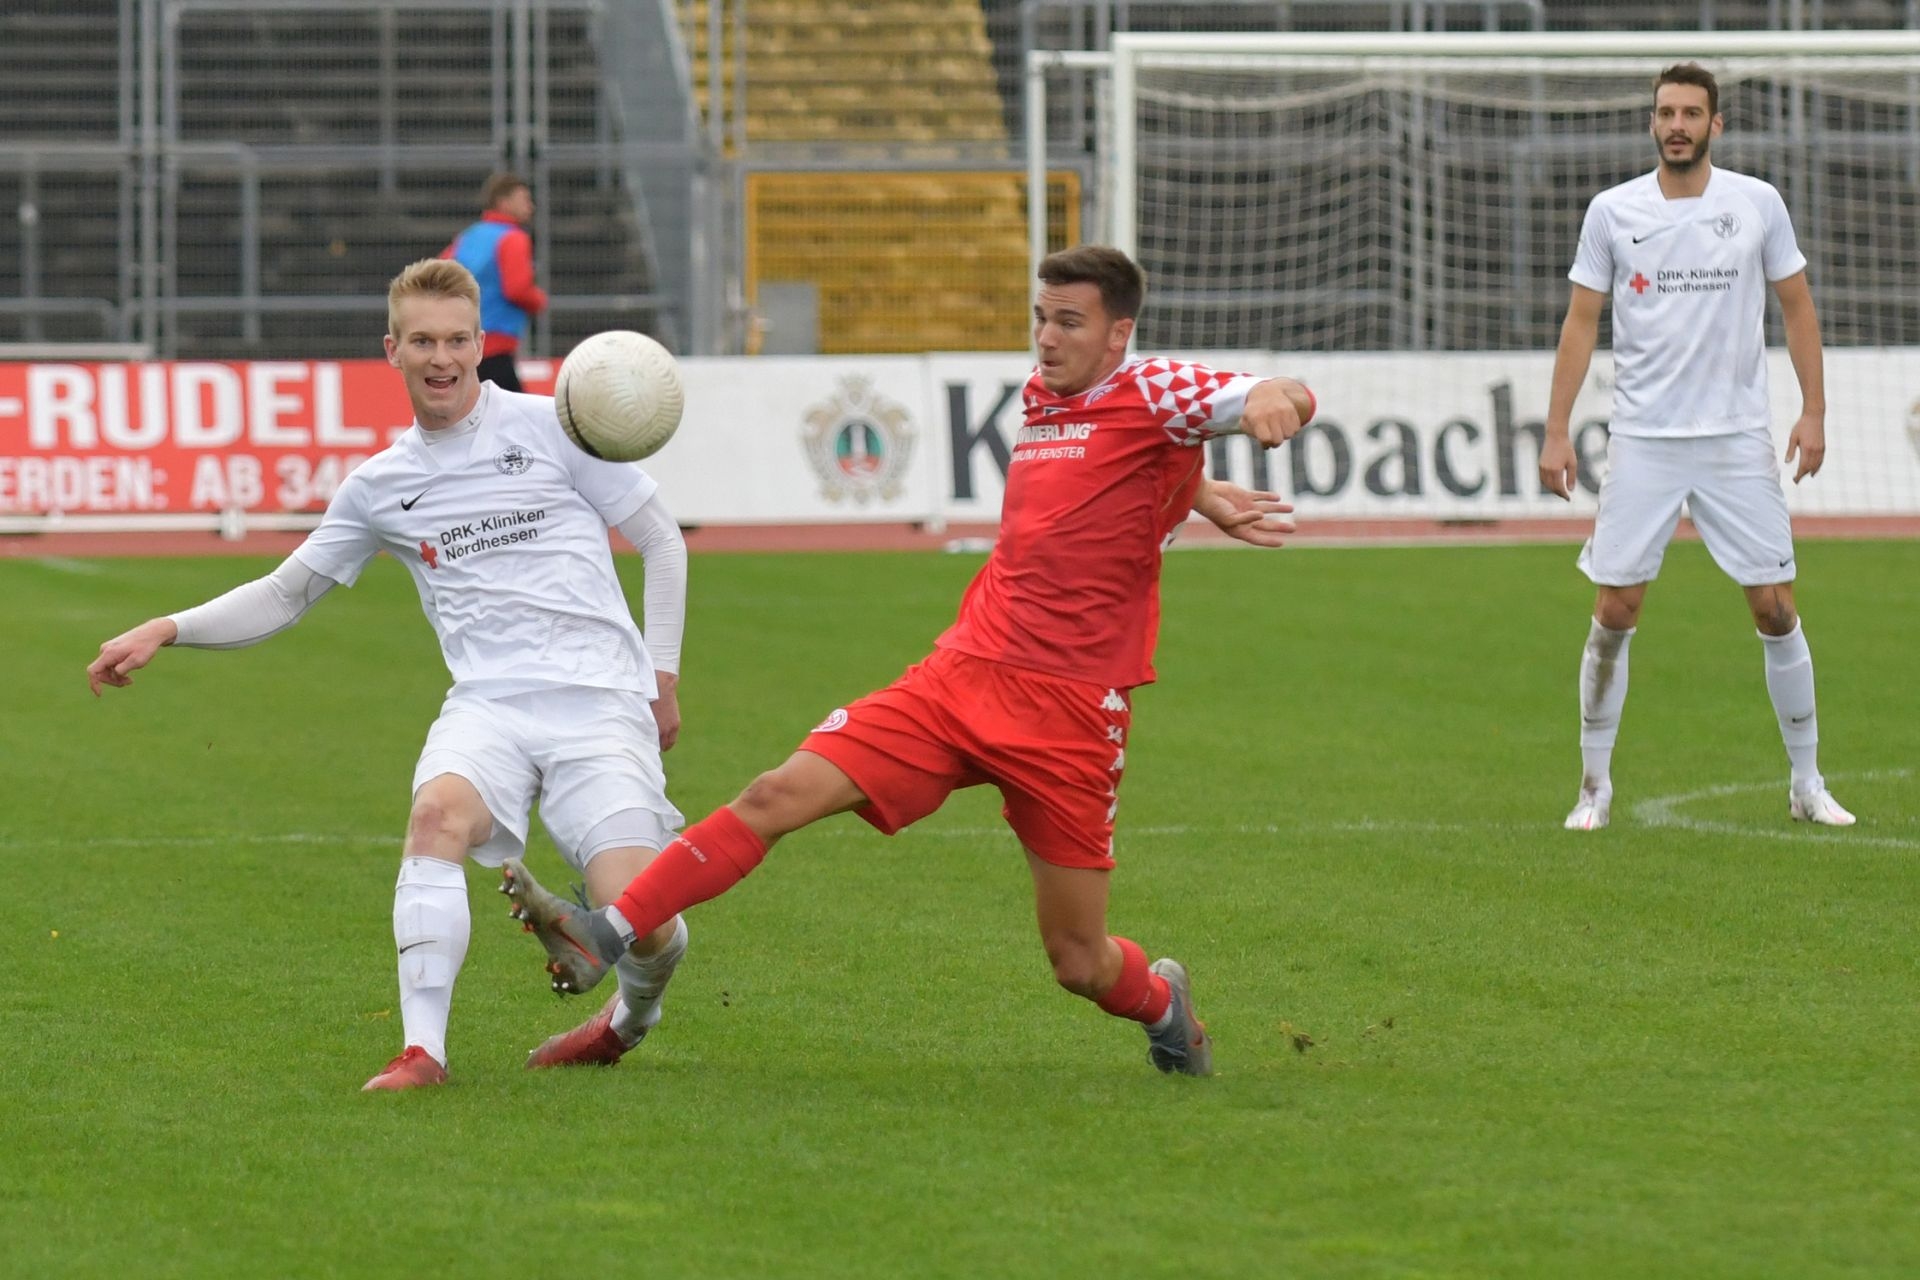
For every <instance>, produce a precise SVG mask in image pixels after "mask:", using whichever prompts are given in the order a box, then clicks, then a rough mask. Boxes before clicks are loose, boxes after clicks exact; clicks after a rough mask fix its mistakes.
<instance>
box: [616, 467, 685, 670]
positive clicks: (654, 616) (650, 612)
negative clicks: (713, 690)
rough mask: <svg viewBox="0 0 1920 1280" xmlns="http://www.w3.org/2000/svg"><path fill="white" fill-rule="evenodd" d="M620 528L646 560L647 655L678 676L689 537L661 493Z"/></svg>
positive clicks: (683, 624)
mask: <svg viewBox="0 0 1920 1280" xmlns="http://www.w3.org/2000/svg"><path fill="white" fill-rule="evenodd" d="M615 527H616V528H618V529H619V530H620V536H621V537H623V538H625V539H626V540H627V541H628V542H631V543H632V544H633V548H634V550H636V551H638V552H639V553H640V555H641V557H642V558H644V559H645V560H646V562H647V585H646V590H645V593H644V594H643V595H642V597H641V600H642V605H643V607H644V609H645V610H646V641H647V653H648V654H649V655H650V656H651V657H652V658H653V665H654V667H655V669H657V670H660V671H665V672H667V673H668V674H670V675H678V674H679V673H680V641H681V637H682V636H684V635H685V634H686V629H687V540H686V539H685V538H683V537H681V536H680V526H679V524H678V523H676V522H675V520H674V518H673V516H672V515H671V514H670V513H669V512H668V511H667V508H666V504H665V503H663V502H661V501H660V496H659V495H658V494H655V495H654V496H653V497H651V498H648V499H647V501H646V503H645V504H644V505H643V506H642V507H641V508H640V509H639V510H638V511H636V512H634V513H633V514H632V515H630V516H628V517H627V518H626V519H625V520H622V521H621V522H620V523H619V524H618V525H617V526H615Z"/></svg>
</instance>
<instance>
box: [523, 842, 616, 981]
mask: <svg viewBox="0 0 1920 1280" xmlns="http://www.w3.org/2000/svg"><path fill="white" fill-rule="evenodd" d="M500 892H502V893H504V894H506V895H507V897H508V898H509V899H510V900H511V901H512V902H513V910H512V912H511V913H510V914H511V915H512V916H513V918H514V919H515V920H518V921H519V922H520V924H521V927H522V928H524V929H525V930H526V931H527V932H528V933H531V934H532V935H533V936H534V937H536V938H538V939H540V945H541V946H543V947H545V948H546V949H547V972H548V973H550V974H552V975H553V989H554V991H555V993H556V994H559V995H563V996H577V995H579V994H581V993H582V992H585V991H590V990H592V989H593V988H594V987H596V986H598V985H599V983H600V980H601V979H602V978H604V977H606V976H607V973H608V972H609V971H610V970H611V969H612V968H613V965H614V962H615V961H616V960H618V959H619V958H620V957H621V956H623V955H625V954H626V952H627V940H626V939H625V938H623V937H621V936H620V931H619V930H618V929H616V928H615V927H614V926H613V923H612V922H611V921H609V920H608V919H607V917H606V913H605V912H604V911H596V910H594V909H593V908H592V907H590V906H588V905H587V904H586V903H585V902H584V901H582V902H569V901H567V900H566V899H565V898H561V897H557V896H555V895H554V894H552V893H549V892H548V891H547V890H545V889H543V888H541V887H540V882H539V881H538V880H535V879H534V878H533V873H532V872H530V871H528V870H527V866H526V864H525V863H524V862H522V861H520V859H518V858H508V859H507V860H506V862H505V863H503V864H502V865H501V867H500Z"/></svg>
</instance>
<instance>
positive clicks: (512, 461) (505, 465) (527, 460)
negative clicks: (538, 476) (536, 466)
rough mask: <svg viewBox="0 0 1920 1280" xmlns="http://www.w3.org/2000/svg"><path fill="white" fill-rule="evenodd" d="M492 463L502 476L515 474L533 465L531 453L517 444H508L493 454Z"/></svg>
mask: <svg viewBox="0 0 1920 1280" xmlns="http://www.w3.org/2000/svg"><path fill="white" fill-rule="evenodd" d="M493 465H494V466H495V467H496V468H498V470H499V472H500V474H501V475H503V476H517V475H520V474H522V473H523V472H525V471H526V469H527V468H528V467H530V466H532V465H533V455H532V454H530V453H528V452H527V451H526V450H525V449H522V448H521V447H520V446H519V445H517V444H516V445H509V446H508V447H507V448H505V449H502V450H501V451H500V452H499V453H496V454H495V455H493Z"/></svg>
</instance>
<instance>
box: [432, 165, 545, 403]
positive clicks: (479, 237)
mask: <svg viewBox="0 0 1920 1280" xmlns="http://www.w3.org/2000/svg"><path fill="white" fill-rule="evenodd" d="M480 206H481V209H482V212H481V214H480V221H478V222H476V223H474V224H473V225H472V226H470V227H468V228H467V229H466V230H465V231H462V232H461V233H460V234H459V235H457V236H455V237H454V238H453V243H452V244H450V245H448V246H447V247H446V248H445V249H443V250H441V251H440V256H441V257H443V258H452V259H454V260H455V261H456V262H458V263H459V264H460V265H461V266H463V267H465V268H466V269H467V270H469V271H471V272H473V278H474V279H476V280H478V281H479V282H480V327H481V328H482V329H483V330H485V332H486V338H485V341H484V343H483V344H482V346H481V349H480V380H481V381H482V382H491V383H493V384H494V385H495V386H498V387H500V388H502V389H504V390H507V391H519V390H520V389H521V388H520V374H519V373H518V371H517V370H515V368H514V364H513V355H514V352H516V351H518V350H519V349H520V340H521V339H522V338H524V337H526V336H527V321H528V320H529V319H531V318H532V317H534V316H537V315H539V314H540V313H541V312H542V311H545V310H546V309H547V291H546V290H545V289H542V288H541V287H540V286H539V285H537V284H535V283H534V282H533V237H532V236H530V235H528V234H527V224H528V223H529V222H531V221H532V220H533V189H532V188H531V187H529V186H527V183H526V180H525V179H524V178H521V177H520V176H519V175H518V174H512V173H496V174H494V175H493V176H492V177H491V178H488V179H487V185H486V186H485V187H484V188H482V189H481V193H480Z"/></svg>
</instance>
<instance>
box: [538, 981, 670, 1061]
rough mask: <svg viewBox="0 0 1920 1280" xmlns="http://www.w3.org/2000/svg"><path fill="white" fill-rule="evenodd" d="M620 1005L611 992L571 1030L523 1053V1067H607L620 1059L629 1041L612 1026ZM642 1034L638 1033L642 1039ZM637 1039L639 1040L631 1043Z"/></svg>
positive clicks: (618, 999)
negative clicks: (604, 1000) (525, 1064)
mask: <svg viewBox="0 0 1920 1280" xmlns="http://www.w3.org/2000/svg"><path fill="white" fill-rule="evenodd" d="M619 1005H620V993H619V992H618V991H616V992H614V993H613V998H612V999H610V1000H608V1001H607V1003H606V1005H605V1006H604V1007H603V1008H602V1009H601V1010H600V1012H598V1013H596V1014H594V1015H593V1016H592V1017H591V1018H588V1019H587V1020H586V1021H585V1022H583V1023H581V1024H580V1025H579V1026H577V1027H575V1028H574V1029H573V1030H571V1031H562V1032H561V1033H560V1034H559V1035H557V1036H553V1037H551V1038H549V1039H548V1040H547V1042H546V1043H545V1044H543V1045H541V1046H540V1047H539V1048H538V1049H535V1050H534V1051H533V1052H532V1053H530V1054H528V1055H527V1070H529V1071H532V1070H535V1069H536V1068H539V1067H610V1066H612V1065H613V1064H614V1063H616V1062H618V1061H620V1058H621V1056H622V1055H623V1054H625V1053H626V1051H627V1050H628V1049H631V1048H632V1047H633V1045H630V1044H628V1043H626V1041H624V1040H622V1039H621V1038H620V1036H619V1033H618V1032H616V1031H615V1030H614V1029H613V1011H614V1010H615V1009H616V1008H618V1007H619ZM645 1038H646V1037H645V1036H642V1037H641V1039H642V1040H644V1039H645ZM638 1043H640V1041H639V1040H636V1041H634V1044H638Z"/></svg>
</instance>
